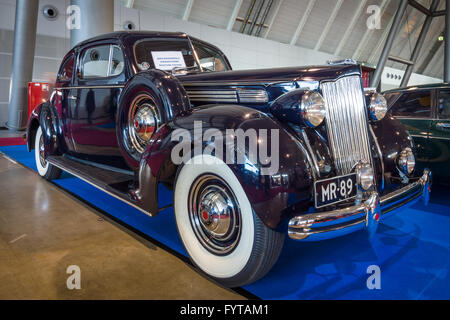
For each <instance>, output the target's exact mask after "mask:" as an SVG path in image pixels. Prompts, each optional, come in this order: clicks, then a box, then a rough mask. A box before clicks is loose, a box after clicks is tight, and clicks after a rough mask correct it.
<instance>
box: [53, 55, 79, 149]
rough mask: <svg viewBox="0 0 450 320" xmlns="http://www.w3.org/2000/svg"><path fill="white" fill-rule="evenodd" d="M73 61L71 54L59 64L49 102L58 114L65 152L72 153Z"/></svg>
mask: <svg viewBox="0 0 450 320" xmlns="http://www.w3.org/2000/svg"><path fill="white" fill-rule="evenodd" d="M75 60H76V54H75V53H72V54H71V55H69V56H68V57H67V58H66V59H65V60H64V61H63V63H62V64H61V68H60V70H59V72H58V76H57V78H56V83H55V94H54V95H53V97H52V99H53V100H52V101H51V102H52V105H53V106H54V107H55V108H56V110H57V111H58V114H59V115H60V119H61V124H60V125H61V129H62V134H63V137H64V142H65V147H66V148H67V150H66V151H67V152H73V151H74V146H73V143H72V136H71V129H70V104H71V100H70V97H71V95H70V92H71V87H72V81H73V75H74V70H75Z"/></svg>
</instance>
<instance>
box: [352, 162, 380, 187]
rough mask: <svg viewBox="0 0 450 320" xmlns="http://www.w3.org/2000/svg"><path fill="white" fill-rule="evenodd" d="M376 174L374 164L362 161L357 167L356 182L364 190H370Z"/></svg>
mask: <svg viewBox="0 0 450 320" xmlns="http://www.w3.org/2000/svg"><path fill="white" fill-rule="evenodd" d="M374 178H375V174H374V172H373V169H372V166H371V165H370V164H367V163H360V164H359V165H358V166H357V167H356V182H357V183H358V185H359V186H361V188H362V189H363V190H369V189H370V188H372V186H373V183H374Z"/></svg>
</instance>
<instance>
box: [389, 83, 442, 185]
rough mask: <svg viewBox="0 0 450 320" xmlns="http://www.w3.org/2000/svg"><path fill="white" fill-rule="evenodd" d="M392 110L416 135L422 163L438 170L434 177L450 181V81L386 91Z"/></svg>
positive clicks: (421, 165) (440, 180)
mask: <svg viewBox="0 0 450 320" xmlns="http://www.w3.org/2000/svg"><path fill="white" fill-rule="evenodd" d="M384 94H385V97H386V99H387V100H388V102H389V103H388V104H389V105H388V108H389V114H390V115H391V116H393V117H395V118H397V119H398V120H400V121H401V122H402V123H403V124H404V125H405V127H406V129H407V130H408V131H409V133H410V134H411V136H412V137H413V138H414V141H415V143H416V147H417V153H418V155H417V156H418V158H417V160H418V165H419V166H420V167H422V168H425V167H427V168H430V169H431V170H433V172H434V173H435V175H434V181H435V182H438V183H443V184H449V183H450V85H449V84H445V83H441V84H431V85H422V86H415V87H409V88H401V89H395V90H391V91H387V92H385V93H384Z"/></svg>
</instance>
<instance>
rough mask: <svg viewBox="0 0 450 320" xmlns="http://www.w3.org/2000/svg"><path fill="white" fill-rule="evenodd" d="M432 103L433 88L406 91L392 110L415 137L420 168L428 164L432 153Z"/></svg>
mask: <svg viewBox="0 0 450 320" xmlns="http://www.w3.org/2000/svg"><path fill="white" fill-rule="evenodd" d="M432 105H433V92H432V90H417V91H405V92H403V93H402V95H401V96H400V97H399V98H398V100H397V101H396V102H395V104H394V105H393V107H392V108H391V111H390V112H391V114H392V115H393V116H394V117H395V118H397V119H399V120H400V121H401V122H402V123H403V124H404V125H405V127H406V129H407V130H408V132H409V134H410V135H411V136H412V137H413V138H414V142H415V144H416V148H417V160H418V169H419V170H422V169H423V168H425V167H426V166H427V165H428V162H429V157H430V154H431V147H430V145H429V143H428V137H429V133H430V128H431V122H432Z"/></svg>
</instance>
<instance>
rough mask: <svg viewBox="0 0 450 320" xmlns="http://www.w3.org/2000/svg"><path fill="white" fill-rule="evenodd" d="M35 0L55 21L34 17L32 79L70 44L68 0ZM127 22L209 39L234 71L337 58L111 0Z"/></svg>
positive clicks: (5, 52) (7, 49)
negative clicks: (48, 6) (51, 10)
mask: <svg viewBox="0 0 450 320" xmlns="http://www.w3.org/2000/svg"><path fill="white" fill-rule="evenodd" d="M39 1H40V7H41V8H42V7H43V6H44V5H46V4H53V5H54V6H56V7H57V8H58V11H59V17H58V18H57V19H56V20H55V21H48V20H47V19H45V18H44V16H43V15H42V13H40V14H39V19H38V31H37V33H38V38H37V43H36V53H35V67H34V72H33V80H34V81H46V80H47V79H49V78H51V77H52V75H54V74H55V73H56V72H57V70H58V67H59V63H60V61H61V59H62V57H63V56H64V55H65V53H66V52H67V51H68V50H69V48H70V41H69V34H70V32H69V31H68V30H67V28H66V23H65V20H66V17H65V11H66V8H67V5H69V3H70V0H39ZM93 1H95V0H93ZM15 3H16V1H15V0H0V127H1V126H3V125H4V123H5V122H6V121H7V112H8V100H9V85H10V75H11V65H12V49H13V38H14V36H13V30H14V17H15ZM126 21H132V22H133V23H134V24H135V25H136V26H137V30H142V31H144V30H153V31H182V32H186V33H188V34H190V35H192V36H195V37H197V38H200V39H202V40H205V41H208V42H211V43H213V44H214V45H216V46H218V47H219V48H221V49H222V50H223V51H224V53H225V54H226V55H227V56H228V58H229V60H230V62H231V65H232V66H233V68H234V69H235V70H238V69H256V68H272V67H285V66H300V65H315V64H325V63H326V62H327V61H328V60H336V59H341V57H336V56H333V55H330V54H328V53H323V52H319V51H315V50H311V49H307V48H302V47H298V46H291V45H287V44H283V43H279V42H276V41H272V40H266V39H262V38H256V37H250V36H248V35H243V34H240V33H236V32H229V31H226V30H223V29H218V28H214V27H210V26H207V25H201V24H198V23H194V22H188V21H182V20H180V19H176V18H173V17H169V16H164V15H161V14H158V13H154V12H151V11H141V10H136V9H129V8H125V7H123V6H121V5H120V4H119V1H118V0H116V4H115V29H116V30H117V31H118V30H123V25H124V23H125V22H126ZM387 73H396V74H399V75H403V71H401V70H396V69H392V68H386V70H384V72H383V78H382V87H383V89H389V88H391V87H396V86H398V85H399V84H400V80H398V81H393V80H392V79H388V78H387V76H386V74H387ZM430 82H442V80H440V79H434V78H430V77H425V76H422V75H417V74H413V76H412V77H411V81H410V85H418V84H425V83H430Z"/></svg>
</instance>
